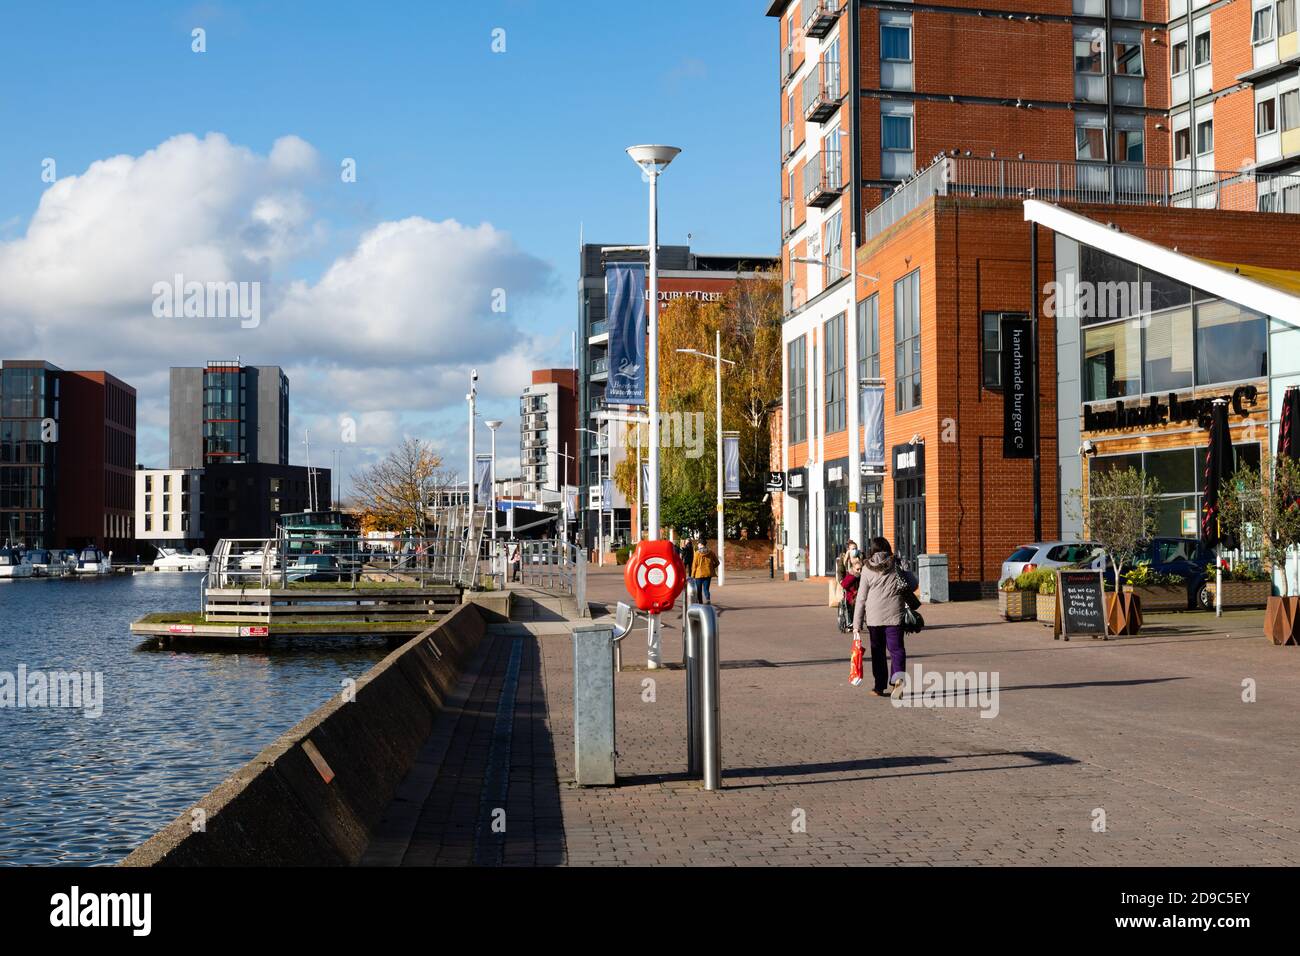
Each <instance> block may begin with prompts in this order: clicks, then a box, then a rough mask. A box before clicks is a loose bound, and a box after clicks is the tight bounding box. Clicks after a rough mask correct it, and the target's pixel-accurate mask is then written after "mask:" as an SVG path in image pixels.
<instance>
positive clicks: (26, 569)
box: [0, 548, 34, 578]
mask: <svg viewBox="0 0 1300 956" xmlns="http://www.w3.org/2000/svg"><path fill="white" fill-rule="evenodd" d="M33 573H34V572H33V569H32V566H31V565H30V564H26V563H25V562H24V561H23V559H22V556H21V555H20V554H19V553H18V552H17V551H15V550H14V549H13V548H0V578H30V577H31V576H32V574H33Z"/></svg>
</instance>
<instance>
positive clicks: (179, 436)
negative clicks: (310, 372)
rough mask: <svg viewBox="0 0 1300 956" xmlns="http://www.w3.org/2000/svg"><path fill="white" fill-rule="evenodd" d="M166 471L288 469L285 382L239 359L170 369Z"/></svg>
mask: <svg viewBox="0 0 1300 956" xmlns="http://www.w3.org/2000/svg"><path fill="white" fill-rule="evenodd" d="M170 426H171V434H170V445H169V449H170V462H169V464H170V467H172V468H202V467H203V466H204V465H213V464H224V463H233V462H243V463H248V464H252V463H259V462H260V463H264V464H272V465H287V464H288V463H289V379H288V377H287V376H286V375H285V374H284V372H283V370H281V369H280V367H279V366H277V365H265V366H253V365H244V364H243V362H241V361H240V360H239V359H237V358H236V359H220V360H217V361H212V362H208V363H207V364H206V365H205V366H204V367H203V368H176V367H174V368H172V370H171V406H170Z"/></svg>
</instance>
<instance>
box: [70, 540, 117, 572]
mask: <svg viewBox="0 0 1300 956" xmlns="http://www.w3.org/2000/svg"><path fill="white" fill-rule="evenodd" d="M112 570H113V552H112V551H110V552H108V553H107V554H105V553H104V552H103V551H100V550H99V548H97V547H95V546H94V545H93V544H92V545H87V546H86V547H84V548H82V549H81V550H80V551H78V552H77V565H76V567H74V568H73V569H72V573H73V574H110V573H112Z"/></svg>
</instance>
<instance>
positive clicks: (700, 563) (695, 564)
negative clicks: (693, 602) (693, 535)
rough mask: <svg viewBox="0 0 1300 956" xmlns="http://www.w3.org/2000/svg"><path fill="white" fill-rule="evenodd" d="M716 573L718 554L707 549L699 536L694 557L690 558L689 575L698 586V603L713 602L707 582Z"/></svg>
mask: <svg viewBox="0 0 1300 956" xmlns="http://www.w3.org/2000/svg"><path fill="white" fill-rule="evenodd" d="M717 573H718V556H717V555H716V554H714V553H713V552H712V551H710V550H709V547H708V545H706V544H705V543H704V539H702V538H701V539H700V540H699V541H697V542H696V544H695V557H694V558H692V559H691V577H693V578H694V579H695V583H696V586H697V587H698V588H699V592H698V593H699V595H700V603H702V604H712V603H713V599H712V597H711V596H710V594H709V582H710V581H711V580H712V579H713V576H714V575H715V574H717Z"/></svg>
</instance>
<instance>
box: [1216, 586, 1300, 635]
mask: <svg viewBox="0 0 1300 956" xmlns="http://www.w3.org/2000/svg"><path fill="white" fill-rule="evenodd" d="M1225 596H1226V595H1225ZM1264 636H1265V637H1267V638H1268V639H1269V640H1270V641H1272V642H1273V643H1274V644H1276V645H1278V646H1279V647H1281V646H1282V645H1284V644H1300V597H1270V598H1269V599H1268V609H1267V610H1266V611H1265V612H1264Z"/></svg>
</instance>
